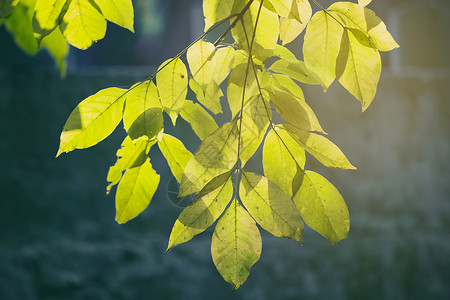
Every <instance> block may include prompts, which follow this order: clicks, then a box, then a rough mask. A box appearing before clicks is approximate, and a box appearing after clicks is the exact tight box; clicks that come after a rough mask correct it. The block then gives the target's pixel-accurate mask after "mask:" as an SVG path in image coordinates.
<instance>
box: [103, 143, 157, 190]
mask: <svg viewBox="0 0 450 300" xmlns="http://www.w3.org/2000/svg"><path fill="white" fill-rule="evenodd" d="M153 144H155V141H149V140H148V139H146V138H145V137H141V138H139V139H137V140H135V141H132V140H131V139H130V137H129V136H127V137H126V138H125V139H124V140H123V142H122V145H121V147H120V149H119V150H117V154H116V155H117V162H116V163H115V164H114V166H112V167H110V168H109V171H108V175H107V177H106V179H107V181H108V182H110V184H109V185H108V186H107V188H106V194H109V192H110V191H111V188H112V187H113V186H114V185H116V184H117V183H119V181H120V179H121V178H122V173H123V172H124V171H126V170H128V169H130V168H134V167H138V166H140V165H142V164H143V163H144V162H145V161H146V160H147V153H148V152H149V151H150V148H151V146H152V145H153Z"/></svg>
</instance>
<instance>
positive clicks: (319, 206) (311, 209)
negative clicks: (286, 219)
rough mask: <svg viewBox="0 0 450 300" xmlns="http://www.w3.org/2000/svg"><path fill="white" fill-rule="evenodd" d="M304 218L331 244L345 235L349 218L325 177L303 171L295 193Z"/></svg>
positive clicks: (345, 207) (343, 204) (341, 201)
mask: <svg viewBox="0 0 450 300" xmlns="http://www.w3.org/2000/svg"><path fill="white" fill-rule="evenodd" d="M294 201H295V203H296V204H297V207H298V209H299V210H300V214H301V215H302V217H303V220H304V221H305V223H306V224H308V226H309V227H311V228H312V229H314V230H315V231H317V232H318V233H320V234H321V235H323V236H324V237H326V238H327V239H328V240H329V241H330V242H331V243H333V244H334V243H336V242H338V241H340V240H342V239H345V238H347V234H348V231H349V229H350V219H349V214H348V209H347V206H346V205H345V202H344V199H343V198H342V196H341V194H339V191H338V190H337V189H336V188H335V187H334V186H333V185H332V184H331V183H330V182H329V181H328V180H326V179H325V178H324V177H322V176H321V175H319V174H317V173H315V172H312V171H306V172H305V174H304V176H303V182H302V185H301V186H300V189H299V190H298V192H297V193H296V194H295V196H294Z"/></svg>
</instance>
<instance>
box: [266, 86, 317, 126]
mask: <svg viewBox="0 0 450 300" xmlns="http://www.w3.org/2000/svg"><path fill="white" fill-rule="evenodd" d="M265 89H266V90H267V91H268V92H269V94H270V100H271V101H272V103H273V104H274V105H275V108H276V110H277V112H278V113H279V114H280V116H281V117H282V118H283V120H285V121H286V122H287V123H288V124H291V125H292V126H295V127H297V128H299V129H302V130H306V131H317V132H321V133H325V132H324V130H323V129H322V127H321V126H320V124H319V121H318V120H317V117H316V115H315V114H314V111H313V110H312V109H311V107H309V105H308V104H307V103H306V101H305V100H303V99H301V98H298V97H296V96H294V95H293V94H291V93H290V92H289V90H288V89H286V88H284V87H283V86H277V85H275V86H268V87H266V88H265Z"/></svg>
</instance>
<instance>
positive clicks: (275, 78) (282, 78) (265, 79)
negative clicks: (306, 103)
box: [261, 71, 305, 100]
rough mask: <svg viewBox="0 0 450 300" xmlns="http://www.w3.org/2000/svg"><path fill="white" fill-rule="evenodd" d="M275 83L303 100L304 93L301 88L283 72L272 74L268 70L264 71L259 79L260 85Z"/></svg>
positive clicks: (263, 86) (273, 84)
mask: <svg viewBox="0 0 450 300" xmlns="http://www.w3.org/2000/svg"><path fill="white" fill-rule="evenodd" d="M276 85H279V86H282V87H283V88H285V89H287V90H288V91H289V92H290V93H291V94H292V95H294V96H295V97H297V98H300V99H301V100H305V95H303V91H302V89H301V88H300V87H299V86H298V85H297V84H296V83H295V82H294V80H292V79H291V77H289V76H287V75H283V74H275V73H274V74H272V73H270V72H267V71H264V73H263V76H262V80H261V87H262V88H266V87H269V88H270V86H276Z"/></svg>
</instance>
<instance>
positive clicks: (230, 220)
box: [211, 199, 262, 290]
mask: <svg viewBox="0 0 450 300" xmlns="http://www.w3.org/2000/svg"><path fill="white" fill-rule="evenodd" d="M261 250H262V241H261V235H260V233H259V230H258V227H257V226H256V224H255V221H254V220H253V219H252V217H251V216H250V215H249V214H248V212H247V211H246V210H245V209H244V208H243V207H242V206H241V205H240V204H239V203H238V201H237V200H236V199H234V200H233V202H232V203H231V205H230V207H228V209H227V210H226V211H225V213H224V214H223V216H222V217H221V218H220V219H219V221H218V222H217V225H216V229H215V230H214V234H213V237H212V242H211V255H212V259H213V261H214V265H215V266H216V268H217V270H218V271H219V273H220V274H221V275H222V277H223V279H225V280H226V281H227V282H230V283H232V284H233V287H234V289H235V290H236V289H237V288H239V286H241V285H242V284H243V283H244V282H245V280H246V279H247V277H248V275H249V274H250V268H251V267H252V266H253V265H254V264H255V263H256V262H257V261H258V259H259V257H260V255H261Z"/></svg>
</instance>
